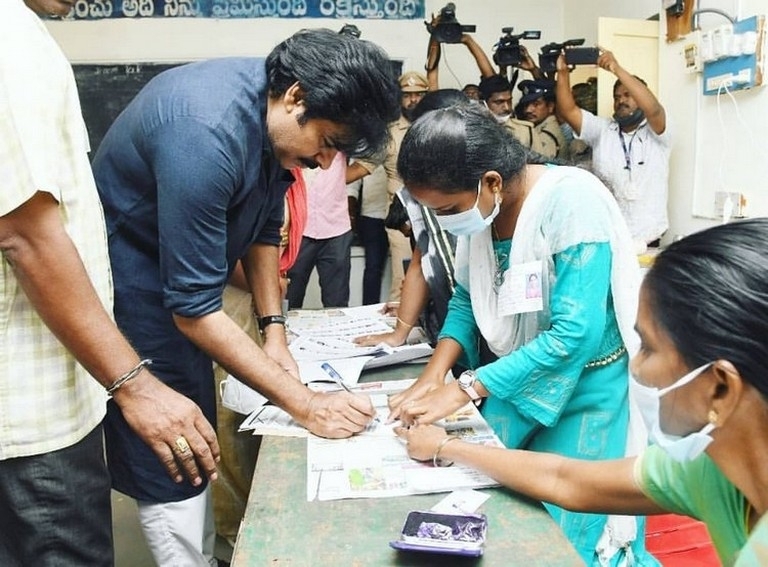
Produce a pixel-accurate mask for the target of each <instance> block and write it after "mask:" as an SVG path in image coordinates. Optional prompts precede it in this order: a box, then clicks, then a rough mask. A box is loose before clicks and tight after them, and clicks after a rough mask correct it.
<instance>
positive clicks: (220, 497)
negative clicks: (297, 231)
mask: <svg viewBox="0 0 768 567" xmlns="http://www.w3.org/2000/svg"><path fill="white" fill-rule="evenodd" d="M223 298H224V312H225V313H226V314H227V315H229V316H230V317H231V318H232V320H233V321H235V323H237V324H238V325H240V327H242V328H243V330H244V331H245V332H246V333H248V335H249V336H250V337H251V338H253V340H254V341H256V343H258V344H259V345H261V335H260V334H259V333H258V331H257V330H256V324H255V321H254V318H253V315H252V312H253V307H252V301H251V294H250V293H248V292H246V291H243V290H241V289H238V288H236V287H233V286H229V285H228V286H227V287H226V288H225V289H224V295H223ZM213 374H214V378H215V380H216V397H217V407H216V418H217V420H218V426H217V429H216V432H217V434H218V437H219V446H220V448H221V461H220V462H219V464H218V473H219V479H218V480H217V481H216V482H213V483H211V486H212V487H213V514H214V519H215V522H216V533H217V534H219V535H220V536H221V537H223V538H225V539H227V540H229V541H230V542H231V543H234V541H235V538H236V537H237V530H238V528H239V527H240V520H241V519H242V517H243V514H244V513H245V504H246V502H247V501H248V493H249V492H250V490H251V479H252V478H253V471H254V469H255V468H256V457H257V456H258V453H259V445H260V443H261V437H254V436H253V435H250V434H248V433H238V431H237V428H238V427H239V425H240V424H241V423H242V422H243V420H244V419H245V416H244V415H240V414H239V413H235V412H233V411H232V410H229V409H227V408H225V407H224V406H222V405H221V398H220V397H219V384H220V383H221V381H222V380H224V379H225V378H226V377H227V372H226V370H224V369H223V368H221V367H220V366H219V365H218V364H214V365H213Z"/></svg>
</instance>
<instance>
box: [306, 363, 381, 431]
mask: <svg viewBox="0 0 768 567" xmlns="http://www.w3.org/2000/svg"><path fill="white" fill-rule="evenodd" d="M320 368H322V369H323V370H325V373H326V374H328V376H330V377H331V378H332V379H333V381H334V382H336V383H337V384H338V385H339V386H341V387H342V388H344V389H345V390H346V391H347V392H349V393H350V394H351V393H352V390H350V389H349V386H347V385H346V384H345V383H344V379H343V378H342V377H341V374H339V373H338V372H336V369H335V368H334V367H333V366H331V365H330V364H328V363H327V362H323V363H322V364H321V365H320ZM372 421H373V422H374V423H381V420H380V419H379V418H378V416H374V417H373V420H372Z"/></svg>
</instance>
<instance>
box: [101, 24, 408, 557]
mask: <svg viewBox="0 0 768 567" xmlns="http://www.w3.org/2000/svg"><path fill="white" fill-rule="evenodd" d="M389 68H390V67H389V64H388V61H387V56H386V54H385V53H384V52H383V51H382V50H381V49H379V48H378V47H376V46H374V45H373V44H371V43H369V42H366V41H363V40H359V39H356V38H353V37H350V36H347V35H344V34H336V33H334V32H331V31H329V30H303V31H300V32H298V33H296V34H295V35H293V36H292V37H290V38H289V39H287V40H285V41H284V42H282V43H281V44H280V45H278V46H277V47H276V48H275V49H274V50H273V51H272V52H271V53H270V55H269V56H268V57H267V58H266V59H251V58H231V59H220V60H211V61H204V62H198V63H193V64H190V65H185V66H181V67H177V68H174V69H172V70H170V71H167V72H165V73H162V74H160V75H159V76H158V77H156V78H155V79H153V80H152V81H150V83H148V84H147V86H146V87H145V88H144V89H143V90H142V91H141V92H140V93H139V94H138V95H137V96H136V98H135V99H134V100H133V101H132V102H131V104H129V105H128V107H127V108H126V109H125V111H124V112H123V113H122V114H121V115H120V116H119V117H118V118H117V119H116V121H115V122H114V124H113V125H112V127H111V128H110V130H109V131H108V132H107V134H106V136H105V138H104V140H103V141H102V143H101V145H100V146H99V150H98V152H97V154H96V156H95V158H94V161H93V168H94V174H95V177H96V182H97V185H98V188H99V193H100V195H101V198H102V202H103V205H104V211H105V215H106V220H107V228H108V234H109V252H110V258H111V262H112V270H113V273H114V281H115V318H116V320H117V323H118V325H119V326H120V327H121V328H122V330H123V331H124V332H125V333H126V335H127V336H128V337H129V339H130V340H131V341H132V343H133V345H134V346H135V347H136V349H137V351H138V352H139V353H141V354H142V356H143V357H147V358H151V359H152V360H153V361H154V365H153V368H154V370H155V372H156V374H157V375H158V376H159V377H160V378H161V379H162V380H163V381H165V382H166V383H167V384H168V385H170V386H171V387H173V388H174V389H176V390H178V391H179V392H181V393H183V394H185V395H186V396H188V397H189V398H190V399H192V400H194V401H195V402H196V403H198V404H199V405H200V407H201V408H202V410H203V413H204V414H205V415H206V417H207V418H208V419H209V420H210V421H211V422H213V421H214V419H215V395H214V394H215V392H214V381H213V372H212V367H211V359H213V360H216V361H217V362H218V363H219V364H220V365H221V366H223V367H224V368H226V369H227V370H228V371H229V372H230V373H232V374H233V375H234V376H236V377H237V378H239V379H241V380H242V381H243V382H245V383H247V384H248V385H250V386H251V387H253V388H254V389H256V390H258V391H259V392H261V393H262V394H264V395H265V396H266V397H267V398H269V399H270V400H271V401H272V402H273V403H275V404H276V405H278V406H280V407H281V408H283V409H285V410H286V411H288V413H290V414H291V415H292V416H293V417H294V418H295V419H296V420H297V421H298V422H299V423H301V424H302V425H304V426H305V427H307V429H309V430H310V431H311V432H313V433H315V434H317V435H321V436H324V437H347V436H350V435H352V434H354V433H356V432H358V431H360V430H362V429H363V428H364V427H365V426H366V425H367V424H368V423H369V422H370V420H371V419H372V417H373V415H374V410H373V407H372V405H371V403H370V400H369V399H368V398H367V397H364V396H358V395H352V394H349V393H346V392H341V393H336V394H317V393H312V392H311V391H310V390H308V389H307V388H306V387H305V386H304V385H302V384H301V382H300V381H299V379H298V370H297V367H296V363H295V361H294V360H293V358H292V357H291V355H290V353H289V351H288V348H287V344H286V339H285V333H284V323H285V319H284V318H283V317H282V316H281V302H280V290H279V285H278V244H279V241H280V235H279V230H280V226H281V225H282V222H283V197H284V194H285V191H286V189H287V187H288V185H289V184H290V182H291V181H292V177H291V175H290V173H289V172H288V171H286V170H288V169H290V168H292V167H294V166H303V167H317V166H320V167H323V168H327V167H328V166H329V165H330V164H331V162H332V161H333V159H334V157H335V155H336V153H337V151H343V152H344V153H346V154H347V155H350V156H353V157H365V156H370V155H372V154H374V153H375V152H377V151H378V150H379V149H380V148H382V147H383V146H384V145H385V143H386V139H387V124H388V123H389V122H390V121H391V120H393V119H394V118H396V117H397V113H398V108H399V96H398V95H399V92H398V88H397V83H396V82H395V79H394V77H392V76H390V74H389V72H388V70H389ZM238 260H241V261H242V264H243V266H244V268H245V273H246V276H247V279H248V282H249V286H250V288H251V292H252V294H253V299H254V307H255V312H256V316H257V317H259V326H260V328H261V330H262V333H263V337H264V346H263V348H259V347H258V346H257V345H256V344H255V343H254V342H253V341H252V340H251V339H250V338H249V337H248V336H247V335H246V334H245V332H243V331H242V330H241V328H240V327H239V326H238V325H236V324H235V323H234V322H233V321H232V320H231V319H230V318H229V317H228V316H227V315H226V314H225V313H224V312H223V310H222V299H221V294H222V290H223V289H224V286H225V285H226V283H227V280H228V278H229V276H230V275H231V273H232V270H233V268H234V267H235V265H236V263H237V261H238ZM105 431H106V439H107V457H108V462H109V467H110V472H111V473H112V478H113V486H114V488H115V489H117V490H119V491H120V492H123V493H125V494H128V495H129V496H132V497H134V498H136V499H137V501H138V504H139V514H140V517H141V520H142V525H143V527H144V532H145V536H146V537H147V539H148V541H149V544H150V547H151V549H152V552H153V554H154V556H155V559H156V561H157V562H158V564H160V565H170V564H183V565H205V564H209V563H210V564H214V563H213V562H212V554H211V549H210V547H212V546H209V544H210V543H211V541H210V539H209V538H210V537H211V536H212V533H213V530H212V524H211V522H212V515H211V514H210V498H209V490H208V489H207V488H205V489H204V487H203V485H201V486H188V485H182V484H176V483H174V482H173V480H172V479H171V478H169V477H168V475H167V474H165V472H164V470H163V469H162V467H161V466H160V465H158V464H156V463H155V460H156V459H153V458H151V457H152V456H153V455H152V454H151V453H150V452H149V450H148V449H147V447H146V446H144V444H143V443H142V442H141V441H140V440H139V439H138V438H137V437H136V436H135V435H134V434H133V433H132V432H131V431H130V430H129V428H127V427H126V424H125V421H124V416H123V415H122V414H121V412H120V409H119V408H118V407H116V406H114V405H113V404H110V407H109V408H108V411H107V419H106V422H105ZM177 450H178V452H179V453H181V454H184V453H185V452H186V451H189V450H190V449H189V447H188V446H187V442H186V440H185V439H184V438H183V437H180V438H179V439H178V440H177Z"/></svg>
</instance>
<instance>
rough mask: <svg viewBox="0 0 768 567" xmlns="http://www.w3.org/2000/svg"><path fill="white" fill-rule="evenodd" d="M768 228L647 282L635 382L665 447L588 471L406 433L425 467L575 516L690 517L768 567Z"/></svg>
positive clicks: (723, 550) (756, 226)
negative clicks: (485, 481)
mask: <svg viewBox="0 0 768 567" xmlns="http://www.w3.org/2000/svg"><path fill="white" fill-rule="evenodd" d="M766 242H768V219H766V218H761V219H754V220H748V221H743V222H739V223H733V224H727V225H722V226H717V227H715V228H711V229H708V230H705V231H702V232H699V233H697V234H694V235H691V236H689V237H687V238H685V239H683V240H681V241H679V242H675V243H674V244H672V245H670V246H669V247H668V248H667V249H666V250H664V251H663V252H662V253H661V254H660V255H659V256H658V257H657V259H656V261H655V263H654V265H653V267H652V268H651V270H650V271H649V273H648V274H647V275H646V277H645V279H644V281H643V284H642V288H641V292H640V307H639V310H638V315H637V330H638V332H639V334H640V336H641V340H642V345H641V350H640V352H639V353H638V354H637V355H636V356H635V357H634V358H633V359H632V362H631V365H630V368H631V370H632V373H633V375H634V377H635V379H636V381H635V382H634V383H633V384H632V388H633V391H634V394H635V398H636V399H637V400H638V402H639V405H640V409H641V412H642V414H643V417H644V418H645V421H646V425H647V427H648V430H649V433H650V438H651V441H652V442H653V444H652V445H651V446H650V447H648V449H646V451H645V452H644V453H643V454H641V455H640V456H638V457H633V458H626V459H620V460H612V461H580V460H577V459H568V458H564V457H561V456H557V455H551V454H542V453H533V452H527V451H516V450H505V449H495V448H489V447H481V446H477V445H471V444H468V443H464V442H462V441H458V440H453V438H452V437H447V436H446V434H445V432H444V431H443V430H442V429H440V428H438V427H434V426H423V425H422V426H416V427H412V428H410V429H404V428H400V429H398V434H399V435H400V436H401V437H403V438H404V439H405V440H406V442H407V447H408V452H409V454H410V455H411V457H413V458H415V459H419V460H428V459H434V460H435V462H439V460H441V459H445V460H451V461H457V462H461V463H464V464H467V465H470V466H473V467H475V468H477V469H479V470H481V471H483V472H484V473H486V474H488V475H490V476H492V477H493V478H495V479H497V480H498V481H499V482H501V483H502V484H504V485H506V486H508V487H510V488H512V489H514V490H516V491H518V492H521V493H523V494H526V495H528V496H531V497H533V498H537V499H540V500H543V501H547V502H552V503H555V504H557V505H559V506H562V507H564V508H567V509H570V510H577V511H583V512H602V513H609V514H661V513H668V512H673V513H676V514H686V515H688V516H692V517H694V518H696V519H698V520H701V521H703V522H705V523H706V525H707V528H708V529H709V533H710V535H711V536H712V541H713V543H714V545H715V548H716V549H717V552H718V554H719V556H720V559H721V560H722V562H723V564H725V565H737V566H752V565H768V516H766V515H765V512H766V510H768V248H767V247H766V245H765V243H766Z"/></svg>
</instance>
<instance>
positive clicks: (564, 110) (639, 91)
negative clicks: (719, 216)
mask: <svg viewBox="0 0 768 567" xmlns="http://www.w3.org/2000/svg"><path fill="white" fill-rule="evenodd" d="M597 64H598V65H599V66H600V67H601V68H603V69H605V70H607V71H610V72H611V73H613V74H614V75H616V78H617V81H616V83H614V86H613V111H614V114H613V117H612V119H607V118H600V117H597V116H595V115H594V114H592V113H590V112H587V111H586V110H582V109H580V108H579V107H578V106H576V102H575V101H574V98H573V94H572V93H571V85H570V80H569V77H568V68H567V66H566V64H565V59H564V57H563V56H562V55H561V56H560V58H559V59H558V62H557V88H556V95H557V112H558V113H559V115H560V117H561V118H562V119H563V120H565V121H566V122H567V123H568V124H570V126H571V128H573V131H574V133H575V134H576V136H577V137H578V138H579V139H582V140H584V141H585V142H586V143H587V144H589V146H591V147H592V164H593V168H594V170H595V172H596V173H597V174H598V175H599V176H601V177H602V178H603V180H604V181H605V182H606V184H607V185H608V187H609V188H610V189H611V190H612V191H613V194H614V196H615V197H616V200H617V201H618V203H619V207H620V209H621V212H622V213H623V215H624V218H625V219H626V221H627V225H628V226H629V230H630V232H631V233H632V237H633V238H634V239H635V241H636V243H637V244H638V247H639V248H644V247H645V245H651V246H654V245H658V241H659V239H660V237H661V235H662V234H664V232H665V231H666V230H667V227H668V221H667V189H668V178H669V152H670V147H671V140H670V135H669V131H668V128H667V117H666V113H665V111H664V107H663V106H662V105H661V103H660V102H659V101H658V99H657V98H656V97H655V96H654V95H653V93H652V92H651V91H650V90H649V89H648V87H647V86H646V84H645V81H643V80H642V79H640V78H639V77H636V76H634V75H632V74H631V73H629V72H628V71H627V70H626V69H624V68H623V67H622V66H621V65H619V63H618V62H617V61H616V58H615V57H614V55H613V53H611V52H610V51H604V50H603V51H601V53H600V57H599V58H598V60H597Z"/></svg>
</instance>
